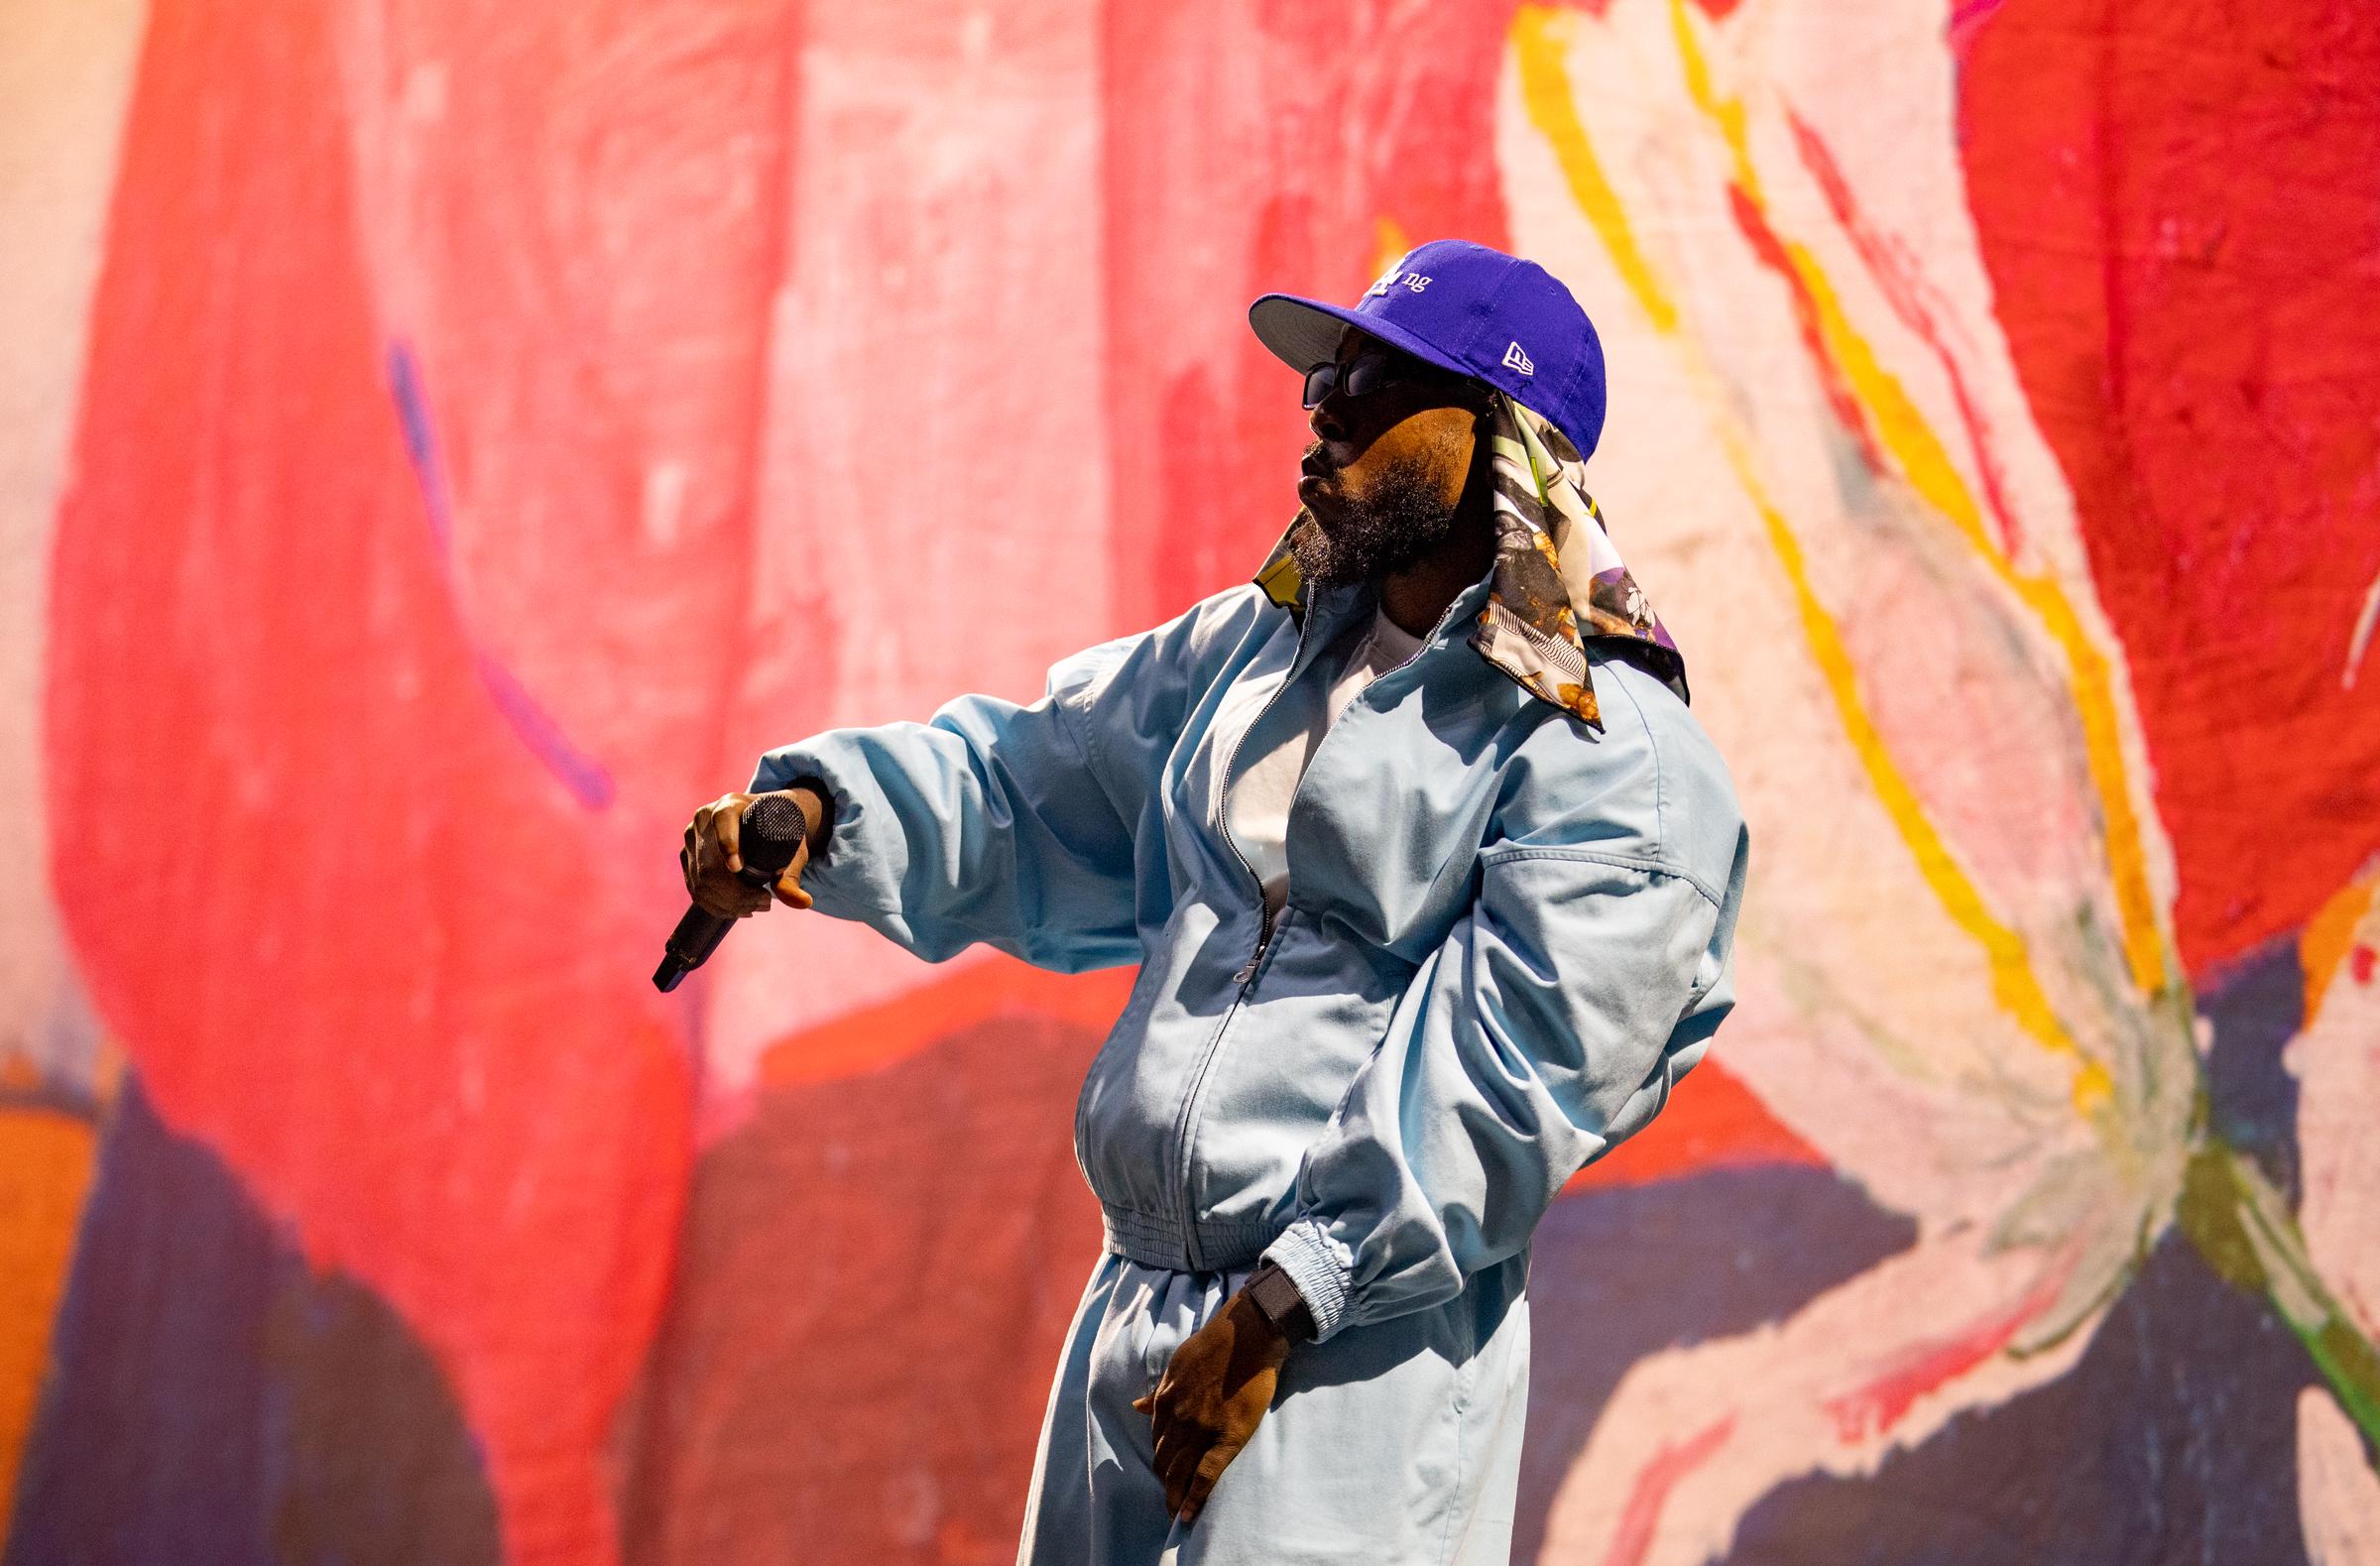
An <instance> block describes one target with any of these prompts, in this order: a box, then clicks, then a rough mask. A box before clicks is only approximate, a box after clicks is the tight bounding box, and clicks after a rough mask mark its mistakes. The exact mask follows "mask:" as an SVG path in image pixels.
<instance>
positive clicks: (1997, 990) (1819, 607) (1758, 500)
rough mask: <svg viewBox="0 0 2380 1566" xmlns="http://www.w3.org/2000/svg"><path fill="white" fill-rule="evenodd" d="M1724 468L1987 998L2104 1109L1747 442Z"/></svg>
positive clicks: (2082, 1104) (2100, 1071)
mask: <svg viewBox="0 0 2380 1566" xmlns="http://www.w3.org/2000/svg"><path fill="white" fill-rule="evenodd" d="M1726 446H1727V456H1728V460H1729V461H1730V462H1731V463H1732V464H1733V465H1734V468H1735V473H1736V477H1737V478H1738V479H1739V480H1740V481H1741V483H1742V484H1743V488H1744V493H1745V494H1747V495H1749V496H1750V497H1751V501H1752V505H1753V507H1754V509H1756V510H1757V511H1758V512H1759V513H1760V521H1761V523H1762V525H1763V526H1764V527H1765V528H1766V529H1767V531H1768V542H1769V546H1770V547H1771V548H1773V549H1775V550H1776V554H1777V561H1778V563H1779V564H1781V565H1782V566H1783V567H1784V568H1785V578H1786V580H1787V581H1788V582H1790V583H1791V584H1792V586H1793V596H1794V602H1795V605H1796V606H1797V607H1798V608H1799V610H1800V612H1801V619H1802V634H1803V636H1804V637H1805V638H1807V639H1808V641H1809V643H1810V653H1811V656H1812V658H1813V659H1814V660H1815V661H1816V662H1817V663H1818V668H1819V672H1820V673H1821V674H1822V675H1823V676H1824V677H1825V679H1826V682H1827V690H1828V692H1829V694H1831V695H1832V696H1833V697H1834V698H1835V710H1836V713H1837V715H1838V716H1839V717H1840V718H1841V720H1842V722H1843V730H1844V735H1845V737H1847V738H1848V739H1849V740H1850V742H1851V750H1852V752H1853V754H1855V755H1856V756H1857V757H1858V758H1859V765H1860V767H1861V768H1862V769H1863V770H1865V772H1866V773H1867V782H1868V786H1870V787H1871V788H1873V789H1874V790H1875V792H1876V799H1877V802H1878V803H1880V804H1882V805H1883V806H1884V813H1885V814H1886V815H1887V816H1888V817H1890V818H1891V820H1892V824H1893V829H1894V830H1895V831H1897V832H1899V833H1900V835H1901V841H1902V842H1904V843H1906V844H1907V845H1908V846H1909V851H1910V853H1911V854H1912V855H1913V856H1914V857H1915V858H1916V860H1917V869H1918V874H1920V875H1921V876H1923V877H1924V878H1925V881H1926V885H1927V886H1928V887H1929V888H1930V889H1931V890H1932V891H1933V893H1934V897H1935V900H1936V901H1937V902H1939V903H1941V904H1942V907H1943V911H1945V912H1946V913H1948V914H1950V916H1951V921H1952V922H1953V923H1955V924H1957V925H1958V926H1959V928H1960V929H1962V930H1963V931H1964V932H1965V933H1966V934H1967V935H1968V937H1970V938H1971V939H1972V940H1973V941H1974V942H1975V944H1976V945H1978V946H1980V947H1982V948H1983V955H1984V957H1985V959H1986V960H1987V961H1988V962H1989V963H1990V964H1991V995H1992V999H1993V1000H1994V1001H1995V1002H1997V1003H1998V1005H1999V1007H2000V1009H2001V1010H2002V1011H2004V1012H2006V1013H2007V1014H2008V1015H2009V1016H2010V1017H2011V1018H2013V1019H2014V1020H2015V1022H2016V1024H2017V1026H2018V1027H2020V1028H2022V1029H2024V1031H2025V1032H2026V1034H2027V1035H2029V1036H2030V1037H2032V1038H2033V1039H2034V1040H2035V1041H2036V1042H2038V1043H2040V1044H2042V1045H2043V1046H2044V1047H2046V1048H2048V1049H2051V1050H2053V1051H2055V1052H2057V1053H2059V1054H2062V1055H2067V1056H2070V1057H2072V1058H2073V1059H2075V1060H2076V1061H2077V1062H2078V1064H2077V1067H2076V1070H2075V1080H2074V1101H2075V1107H2076V1108H2077V1109H2079V1110H2081V1111H2082V1113H2083V1114H2084V1115H2085V1116H2089V1115H2091V1114H2092V1113H2094V1112H2095V1111H2097V1110H2098V1109H2099V1107H2100V1106H2101V1105H2103V1104H2105V1103H2106V1102H2107V1099H2108V1097H2109V1095H2110V1093H2111V1091H2112V1089H2113V1084H2112V1083H2111V1082H2110V1081H2109V1080H2108V1076H2107V1071H2106V1068H2105V1067H2104V1066H2101V1065H2100V1064H2099V1063H2098V1062H2097V1061H2095V1060H2093V1059H2091V1058H2090V1057H2089V1056H2088V1055H2086V1054H2084V1053H2083V1051H2082V1045H2080V1044H2079V1043H2077V1042H2076V1041H2075V1038H2074V1035H2073V1034H2071V1033H2069V1032H2068V1031H2067V1030H2066V1024H2063V1023H2061V1022H2060V1021H2059V1020H2058V1014H2057V1012H2056V1010H2055V1009H2054V1008H2052V1006H2051V1005H2050V998H2049V996H2048V995H2047V994H2045V993H2044V992H2043V990H2042V988H2041V981H2040V979H2039V978H2038V977H2036V976H2035V974H2034V972H2033V964H2032V959H2031V957H2030V955H2029V954H2028V953H2027V951H2026V949H2025V940H2024V937H2023V936H2022V935H2020V934H2018V933H2017V932H2016V931H2015V930H2013V929H2011V928H2009V927H2008V926H2007V925H2005V924H2003V923H2001V922H2000V921H1999V919H1997V918H1996V917H1994V916H1993V914H1992V912H1991V909H1990V908H1989V907H1988V906H1987V905H1986V904H1985V903H1984V901H1983V895H1982V893H1981V891H1980V890H1978V889H1977V888H1976V886H1975V884H1974V882H1973V880H1972V879H1971V878H1969V877H1968V875H1967V874H1966V872H1965V871H1964V870H1963V869H1962V868H1961V867H1960V864H1959V862H1958V860H1957V859H1955V858H1954V857H1953V856H1952V854H1951V850H1950V845H1949V844H1947V843H1945V842H1944V841H1943V838H1942V833H1941V831H1940V830H1939V829H1938V828H1937V827H1936V826H1935V825H1934V823H1933V821H1932V820H1931V819H1930V818H1928V816H1927V815H1926V810H1925V805H1924V803H1923V802H1922V801H1921V800H1919V798H1918V796H1917V790H1916V789H1915V788H1912V787H1911V786H1910V785H1909V780H1908V779H1907V778H1905V777H1904V776H1902V773H1901V770H1900V768H1899V767H1898V766H1897V765H1896V764H1895V763H1894V761H1893V759H1892V754H1891V752H1890V751H1888V750H1886V749H1885V746H1884V738H1883V736H1882V735H1881V734H1878V733H1877V732H1876V725H1875V721H1874V720H1873V719H1872V718H1870V717H1869V716H1868V712H1867V707H1866V704H1865V703H1864V702H1862V701H1861V700H1860V699H1859V675H1858V670H1857V669H1856V668H1855V667H1854V666H1853V664H1852V663H1851V656H1850V652H1849V650H1848V649H1847V648H1845V647H1844V642H1843V635H1842V633H1841V631H1839V630H1838V629H1837V627H1836V624H1835V618H1834V616H1832V615H1831V614H1829V613H1828V612H1827V608H1826V605H1824V604H1822V603H1820V602H1819V599H1818V594H1817V593H1816V592H1815V591H1814V590H1813V589H1812V588H1811V585H1810V573H1809V569H1808V567H1807V565H1806V563H1805V562H1804V560H1803V557H1802V545H1801V541H1800V540H1798V539H1797V538H1795V537H1794V533H1793V529H1792V527H1791V525H1790V524H1788V523H1787V522H1786V521H1785V518H1784V517H1783V515H1782V514H1780V513H1779V512H1778V510H1777V508H1776V507H1775V506H1774V505H1772V504H1770V502H1769V499H1768V496H1767V494H1766V493H1765V491H1764V490H1763V489H1762V488H1761V485H1760V480H1759V477H1758V475H1757V474H1756V473H1755V472H1754V471H1753V467H1752V461H1751V453H1750V452H1749V451H1747V450H1745V449H1744V447H1743V445H1742V443H1741V442H1740V441H1737V440H1733V439H1730V440H1728V441H1727V442H1726Z"/></svg>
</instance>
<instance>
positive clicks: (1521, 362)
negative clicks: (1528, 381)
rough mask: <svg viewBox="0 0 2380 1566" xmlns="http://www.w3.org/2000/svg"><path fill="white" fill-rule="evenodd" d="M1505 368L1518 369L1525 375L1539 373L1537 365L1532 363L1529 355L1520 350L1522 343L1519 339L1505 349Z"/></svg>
mask: <svg viewBox="0 0 2380 1566" xmlns="http://www.w3.org/2000/svg"><path fill="white" fill-rule="evenodd" d="M1504 368H1505V369H1507V370H1518V371H1519V372H1520V373H1521V374H1523V375H1535V374H1536V373H1537V366H1535V365H1533V364H1531V363H1530V362H1529V356H1528V355H1527V354H1525V353H1522V352H1521V351H1520V343H1519V342H1518V341H1517V340H1515V341H1514V342H1513V344H1512V345H1511V346H1510V347H1508V348H1506V349H1505V350H1504Z"/></svg>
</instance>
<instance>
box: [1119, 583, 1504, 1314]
mask: <svg viewBox="0 0 2380 1566" xmlns="http://www.w3.org/2000/svg"><path fill="white" fill-rule="evenodd" d="M1456 596H1457V598H1458V599H1459V598H1460V597H1461V595H1460V594H1458V595H1456ZM1372 612H1373V613H1374V614H1377V613H1379V612H1380V611H1379V607H1378V605H1376V604H1375V605H1373V607H1372ZM1454 612H1455V606H1454V604H1453V603H1449V604H1448V605H1447V606H1446V608H1445V609H1444V610H1443V611H1441V612H1440V613H1439V616H1438V621H1437V623H1436V624H1435V625H1433V626H1431V627H1430V631H1429V634H1428V635H1427V636H1425V637H1423V638H1422V639H1421V646H1419V647H1417V648H1415V649H1414V650H1413V651H1412V652H1411V653H1409V654H1407V655H1406V656H1405V657H1404V658H1403V659H1402V660H1401V661H1399V662H1398V663H1394V664H1392V665H1391V666H1389V667H1387V668H1384V669H1382V670H1381V671H1380V672H1379V673H1377V674H1375V675H1373V676H1372V677H1371V678H1370V679H1368V680H1367V681H1365V684H1364V690H1369V689H1370V688H1371V687H1372V686H1373V685H1375V684H1377V683H1379V682H1380V681H1381V680H1383V679H1386V678H1387V677H1388V676H1389V675H1390V674H1394V673H1396V672H1398V671H1399V670H1401V669H1403V668H1404V667H1406V665H1408V664H1410V663H1412V662H1413V661H1414V660H1415V659H1418V658H1420V657H1421V655H1422V654H1423V653H1426V652H1428V651H1429V649H1430V645H1431V644H1432V643H1434V642H1436V641H1437V640H1438V633H1439V632H1441V631H1443V630H1445V629H1446V623H1447V621H1448V619H1450V618H1451V617H1452V616H1453V614H1454ZM1313 620H1314V617H1313V615H1312V613H1311V611H1310V609H1309V612H1308V613H1307V614H1306V615H1305V616H1303V617H1302V618H1301V619H1300V620H1299V621H1298V625H1297V650H1296V651H1295V652H1293V653H1291V654H1290V655H1289V673H1288V676H1287V677H1286V678H1284V679H1282V681H1281V685H1280V689H1279V690H1275V691H1274V692H1273V693H1272V694H1271V695H1270V696H1268V697H1266V698H1265V700H1264V705H1263V706H1261V707H1259V708H1257V709H1256V715H1255V716H1254V717H1252V718H1250V719H1249V722H1248V726H1247V727H1246V728H1244V729H1242V730H1241V731H1240V737H1239V738H1238V739H1236V740H1234V741H1232V753H1231V754H1230V755H1229V756H1227V757H1225V758H1224V759H1223V786H1222V788H1221V789H1219V790H1218V793H1219V795H1220V797H1219V798H1218V800H1217V802H1216V809H1215V825H1216V827H1217V828H1218V829H1219V830H1220V831H1221V832H1222V833H1223V840H1224V843H1225V844H1226V845H1227V846H1228V847H1230V849H1231V851H1232V857H1233V858H1234V859H1236V860H1238V861H1240V868H1241V869H1242V870H1244V871H1246V872H1247V873H1248V879H1249V882H1250V883H1251V884H1253V886H1254V887H1255V889H1256V913H1257V924H1256V949H1255V950H1254V951H1252V952H1250V953H1249V958H1248V964H1247V966H1246V967H1243V968H1242V969H1241V970H1240V971H1239V972H1238V973H1235V974H1233V975H1232V982H1233V983H1234V984H1236V985H1238V986H1239V987H1240V993H1239V994H1238V995H1235V996H1233V997H1232V1004H1231V1005H1230V1006H1229V1007H1227V1008H1226V1009H1225V1010H1224V1014H1223V1021H1222V1022H1221V1023H1220V1024H1217V1026H1216V1028H1215V1036H1214V1037H1213V1038H1211V1039H1209V1040H1208V1042H1207V1052H1206V1055H1205V1057H1204V1058H1203V1059H1201V1060H1200V1061H1199V1063H1198V1075H1197V1076H1196V1077H1195V1078H1194V1079H1192V1081H1191V1084H1190V1091H1189V1093H1188V1094H1187V1095H1186V1096H1185V1097H1184V1098H1183V1100H1182V1112H1181V1115H1180V1117H1179V1118H1178V1119H1177V1121H1176V1122H1175V1125H1174V1146H1175V1153H1176V1157H1177V1161H1178V1163H1179V1166H1180V1174H1179V1179H1178V1184H1179V1185H1180V1188H1181V1198H1182V1245H1183V1248H1184V1250H1185V1252H1186V1253H1187V1256H1188V1259H1189V1262H1190V1265H1191V1266H1192V1267H1193V1268H1196V1267H1198V1266H1200V1265H1202V1259H1201V1257H1200V1254H1199V1250H1198V1235H1197V1232H1196V1227H1195V1225H1194V1224H1193V1222H1192V1219H1191V1212H1190V1207H1191V1200H1190V1126H1191V1122H1192V1120H1193V1119H1194V1118H1195V1116H1196V1114H1197V1110H1198V1100H1199V1095H1200V1094H1201V1093H1203V1092H1205V1091H1206V1086H1207V1073H1208V1072H1209V1071H1211V1070H1213V1069H1214V1065H1215V1057H1216V1055H1217V1054H1219V1053H1221V1051H1222V1047H1223V1038H1224V1035H1225V1034H1226V1033H1228V1032H1230V1031H1231V1027H1232V1019H1234V1018H1235V1017H1238V1016H1239V1015H1240V1006H1241V1003H1242V1002H1244V1001H1246V1000H1247V999H1248V991H1249V986H1250V985H1251V984H1253V983H1254V982H1255V978H1256V970H1257V969H1258V968H1259V967H1261V966H1263V962H1264V952H1265V948H1266V947H1268V946H1270V945H1271V944H1272V934H1273V924H1274V919H1273V912H1272V904H1271V903H1268V902H1266V901H1265V898H1264V882H1263V878H1261V877H1259V876H1258V875H1257V874H1256V867H1255V866H1253V865H1251V864H1249V862H1248V856H1247V855H1246V854H1244V853H1242V852H1241V851H1240V840H1239V839H1238V838H1236V837H1234V836H1232V809H1231V804H1232V769H1233V768H1234V767H1237V766H1238V765H1239V764H1240V748H1241V747H1242V746H1244V745H1246V744H1247V743H1248V737H1249V735H1250V734H1252V733H1254V732H1255V730H1256V727H1257V725H1258V724H1261V723H1262V722H1263V721H1264V715H1265V714H1266V713H1268V712H1270V711H1271V710H1272V707H1273V703H1274V702H1277V701H1279V700H1280V699H1281V695H1282V692H1283V691H1286V690H1287V689H1288V688H1289V684H1290V681H1291V680H1294V679H1295V678H1297V677H1298V675H1299V674H1300V673H1301V672H1302V670H1301V669H1300V668H1299V667H1298V663H1299V661H1300V660H1302V659H1303V658H1304V657H1305V653H1306V634H1307V631H1308V630H1309V629H1310V628H1311V627H1312V625H1313ZM1363 694H1364V691H1358V692H1356V699H1357V700H1361V699H1362V698H1363ZM1349 705H1351V706H1352V705H1354V703H1353V702H1350V703H1349ZM1346 717H1347V714H1346V713H1345V712H1341V713H1340V714H1339V719H1337V720H1334V721H1333V722H1332V723H1331V725H1330V728H1331V729H1336V728H1337V727H1338V726H1339V722H1340V721H1343V720H1344V719H1345V718H1346ZM1329 738H1330V729H1325V730H1324V731H1323V739H1326V740H1327V739H1329ZM1314 748H1315V750H1317V751H1319V750H1321V749H1322V741H1321V740H1317V741H1315V743H1314ZM1307 760H1308V763H1309V770H1310V764H1311V762H1312V757H1310V756H1309V757H1308V758H1307ZM1305 786H1306V777H1305V773H1303V772H1300V773H1299V774H1298V778H1297V782H1296V783H1294V784H1293V785H1292V786H1291V787H1290V789H1289V804H1288V806H1287V808H1286V809H1285V810H1284V811H1283V812H1282V817H1281V821H1282V826H1283V831H1284V836H1286V828H1287V825H1288V818H1289V816H1290V815H1291V814H1293V813H1294V812H1295V811H1296V809H1297V796H1298V795H1299V794H1300V793H1301V792H1303V791H1304V789H1305ZM1286 846H1287V845H1286V843H1284V845H1283V847H1284V850H1285V849H1286ZM1078 1137H1079V1133H1078Z"/></svg>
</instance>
